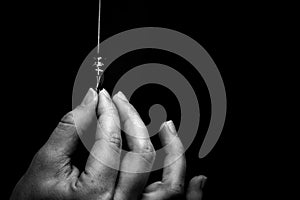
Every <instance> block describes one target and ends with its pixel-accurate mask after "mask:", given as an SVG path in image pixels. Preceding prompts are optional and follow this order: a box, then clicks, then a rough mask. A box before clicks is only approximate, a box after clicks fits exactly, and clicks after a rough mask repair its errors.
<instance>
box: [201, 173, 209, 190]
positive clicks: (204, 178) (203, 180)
mask: <svg viewBox="0 0 300 200" xmlns="http://www.w3.org/2000/svg"><path fill="white" fill-rule="evenodd" d="M201 176H202V177H201V183H200V188H201V189H202V188H203V187H204V185H205V183H206V180H207V177H206V176H203V175H201Z"/></svg>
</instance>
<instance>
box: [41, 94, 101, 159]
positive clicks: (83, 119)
mask: <svg viewBox="0 0 300 200" xmlns="http://www.w3.org/2000/svg"><path fill="white" fill-rule="evenodd" d="M97 102H98V95H97V93H96V92H95V91H94V90H93V89H91V88H90V89H89V90H88V92H87V94H86V95H85V97H84V99H83V100H82V103H81V104H80V105H79V106H77V107H76V108H75V109H74V110H72V111H71V112H69V113H67V114H66V115H65V116H64V117H63V118H62V119H61V121H60V122H59V124H58V126H57V127H56V128H55V130H54V131H53V133H52V134H51V136H50V138H49V140H48V141H47V143H46V144H45V145H44V147H43V148H44V149H46V155H47V154H50V155H51V158H52V159H53V158H54V159H55V158H56V157H59V156H61V155H64V156H69V155H70V154H71V153H72V152H73V151H74V149H75V147H76V144H77V141H78V139H79V137H80V136H81V135H82V133H83V132H84V131H85V130H86V129H87V128H88V126H89V125H90V124H91V123H92V120H93V117H95V108H96V105H97ZM43 148H42V149H43Z"/></svg>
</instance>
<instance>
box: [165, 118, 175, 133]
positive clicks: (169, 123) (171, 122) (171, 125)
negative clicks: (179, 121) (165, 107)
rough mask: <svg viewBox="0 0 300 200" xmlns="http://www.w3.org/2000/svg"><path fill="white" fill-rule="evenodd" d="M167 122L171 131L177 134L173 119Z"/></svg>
mask: <svg viewBox="0 0 300 200" xmlns="http://www.w3.org/2000/svg"><path fill="white" fill-rule="evenodd" d="M166 124H167V125H168V128H169V130H170V132H171V133H173V134H174V135H176V129H175V126H174V123H173V121H172V120H170V121H167V122H166Z"/></svg>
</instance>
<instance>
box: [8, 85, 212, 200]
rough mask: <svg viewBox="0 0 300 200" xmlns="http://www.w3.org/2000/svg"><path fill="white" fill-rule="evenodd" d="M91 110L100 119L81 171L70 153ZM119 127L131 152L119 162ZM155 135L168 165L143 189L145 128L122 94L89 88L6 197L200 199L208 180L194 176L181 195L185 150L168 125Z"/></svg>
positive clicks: (149, 154) (149, 152)
mask: <svg viewBox="0 0 300 200" xmlns="http://www.w3.org/2000/svg"><path fill="white" fill-rule="evenodd" d="M95 112H96V115H97V116H99V117H98V123H97V130H96V134H95V143H94V145H93V147H92V150H91V152H90V155H89V157H88V159H87V161H86V166H85V170H84V171H83V172H80V171H79V170H78V169H77V168H76V166H74V165H72V163H71V155H72V153H73V152H74V150H75V149H76V145H77V143H78V141H79V140H80V136H81V134H84V132H85V130H87V128H88V127H89V126H90V125H91V122H92V118H93V116H94V115H95ZM120 127H124V131H125V132H126V133H127V134H126V138H125V139H126V140H127V143H128V146H129V149H130V152H127V153H126V154H125V156H124V158H123V159H122V160H121V148H122V147H121V144H122V138H121V133H120ZM159 136H160V139H161V142H162V144H163V145H165V148H164V149H165V151H166V158H165V166H166V167H165V168H164V171H163V177H162V180H161V181H159V182H155V183H153V184H151V185H149V186H146V182H147V180H148V177H149V171H151V168H152V165H153V162H154V160H155V149H154V148H153V145H152V143H151V141H150V138H149V134H148V131H147V128H146V126H145V124H144V123H143V121H142V120H141V118H140V116H139V114H138V113H137V111H136V110H135V109H134V107H133V106H132V105H131V104H130V103H129V102H128V100H127V98H126V97H125V96H124V94H123V93H122V92H119V93H117V94H116V95H115V96H114V97H113V98H111V97H110V95H109V94H108V93H107V91H106V90H104V89H103V90H101V91H100V92H99V94H97V93H96V92H95V91H94V90H93V89H89V91H88V92H87V94H86V96H85V97H84V99H83V101H82V103H81V104H80V105H79V106H78V107H77V108H75V109H74V110H73V111H71V112H69V113H68V114H66V115H65V116H64V117H63V118H62V119H61V121H60V122H59V124H58V126H57V127H56V129H55V130H54V131H53V133H52V134H51V136H50V138H49V139H48V141H47V142H46V144H45V145H44V146H43V147H42V148H41V149H40V150H39V151H38V152H37V153H36V155H35V156H34V158H33V160H32V162H31V165H30V166H29V168H28V170H27V171H26V173H25V174H24V176H23V177H22V178H21V180H20V181H19V182H18V183H17V185H16V187H15V189H14V191H13V193H12V195H11V198H10V199H11V200H29V199H30V200H35V199H36V200H42V199H53V200H71V199H72V200H73V199H74V200H75V199H76V200H112V199H113V200H134V199H143V200H163V199H176V198H179V199H184V198H186V199H188V200H201V199H202V188H203V185H204V183H205V180H206V177H204V176H197V177H194V178H193V179H192V180H191V181H190V183H189V186H188V190H187V191H186V193H185V192H184V191H183V188H184V175H185V168H186V162H185V157H184V154H183V153H184V148H183V146H182V143H181V141H180V139H179V137H178V136H177V133H176V130H175V127H174V124H173V122H172V121H168V122H164V123H163V124H162V126H161V128H160V133H159ZM178 157H179V159H177V160H176V161H175V162H172V164H171V165H169V163H170V162H171V161H172V160H174V158H178ZM103 163H106V165H105V164H103ZM108 166H111V167H108Z"/></svg>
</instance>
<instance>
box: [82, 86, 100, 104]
mask: <svg viewBox="0 0 300 200" xmlns="http://www.w3.org/2000/svg"><path fill="white" fill-rule="evenodd" d="M97 97H98V95H97V93H96V91H95V90H94V89H93V88H89V90H88V91H87V93H86V95H85V97H84V98H83V100H82V102H81V105H82V106H87V105H89V104H90V103H92V102H94V101H96V100H97Z"/></svg>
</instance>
